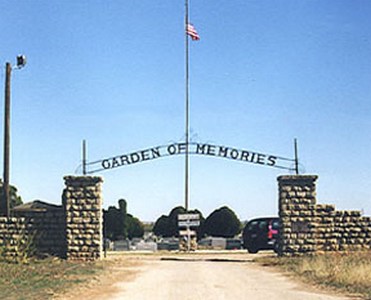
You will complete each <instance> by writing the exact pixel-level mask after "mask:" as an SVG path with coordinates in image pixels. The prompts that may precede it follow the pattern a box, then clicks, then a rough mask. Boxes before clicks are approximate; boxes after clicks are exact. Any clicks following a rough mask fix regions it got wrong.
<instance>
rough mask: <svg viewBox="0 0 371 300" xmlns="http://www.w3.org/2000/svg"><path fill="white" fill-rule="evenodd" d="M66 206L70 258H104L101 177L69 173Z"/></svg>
mask: <svg viewBox="0 0 371 300" xmlns="http://www.w3.org/2000/svg"><path fill="white" fill-rule="evenodd" d="M64 180H65V185H66V187H65V189H64V191H63V206H64V208H65V211H66V238H67V251H66V252H67V253H66V258H67V259H70V260H96V259H100V258H101V257H102V244H103V234H102V232H103V230H102V227H103V212H102V192H101V184H102V182H103V180H102V178H101V177H95V176H66V177H64Z"/></svg>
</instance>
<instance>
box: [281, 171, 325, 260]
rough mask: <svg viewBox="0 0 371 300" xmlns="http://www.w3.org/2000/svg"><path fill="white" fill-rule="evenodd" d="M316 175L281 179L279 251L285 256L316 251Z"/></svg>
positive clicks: (291, 176)
mask: <svg viewBox="0 0 371 300" xmlns="http://www.w3.org/2000/svg"><path fill="white" fill-rule="evenodd" d="M317 178H318V177H317V176H314V175H289V176H288V175H285V176H279V177H278V184H279V217H280V219H281V228H280V238H279V252H280V253H281V254H282V255H293V254H301V253H311V252H315V251H316V225H315V223H316V222H315V218H316V210H315V205H316V180H317Z"/></svg>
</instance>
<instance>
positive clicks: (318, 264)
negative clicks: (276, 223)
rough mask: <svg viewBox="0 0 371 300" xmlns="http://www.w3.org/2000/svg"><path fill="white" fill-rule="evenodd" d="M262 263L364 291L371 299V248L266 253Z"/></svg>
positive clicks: (308, 278)
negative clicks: (293, 254)
mask: <svg viewBox="0 0 371 300" xmlns="http://www.w3.org/2000/svg"><path fill="white" fill-rule="evenodd" d="M256 261H257V262H259V263H262V264H264V265H270V266H277V267H278V268H279V269H281V270H284V271H287V272H289V273H291V274H295V275H296V276H298V277H299V278H301V279H302V280H304V281H305V282H309V283H312V284H313V283H314V284H316V285H320V286H326V287H331V288H334V289H336V290H337V291H339V292H342V293H349V294H357V295H361V296H362V297H363V298H364V299H368V300H371V251H365V252H347V253H340V252H336V253H326V254H321V255H315V256H299V257H264V258H259V259H257V260H256Z"/></svg>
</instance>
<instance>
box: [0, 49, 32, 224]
mask: <svg viewBox="0 0 371 300" xmlns="http://www.w3.org/2000/svg"><path fill="white" fill-rule="evenodd" d="M25 65H26V56H24V55H18V56H17V65H16V66H14V67H12V65H11V63H9V62H7V63H6V65H5V101H4V102H5V110H4V183H3V197H2V201H1V211H0V213H1V215H3V216H6V217H9V216H10V197H9V161H10V78H11V74H12V70H13V69H21V68H23V67H24V66H25Z"/></svg>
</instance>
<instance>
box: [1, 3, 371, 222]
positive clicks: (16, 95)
mask: <svg viewBox="0 0 371 300" xmlns="http://www.w3.org/2000/svg"><path fill="white" fill-rule="evenodd" d="M190 7H191V12H190V18H191V22H192V23H193V24H194V25H195V27H196V29H197V30H198V32H199V34H200V36H201V40H200V41H198V42H192V43H191V44H190V73H191V93H190V102H191V135H192V140H193V141H197V142H202V143H214V144H218V145H228V146H233V147H236V148H240V149H249V150H255V151H259V152H263V153H270V154H276V155H280V156H284V157H293V155H294V150H293V140H294V138H297V139H298V143H299V159H300V163H301V170H302V171H304V172H305V174H316V175H318V176H319V179H318V185H317V186H318V193H317V194H318V202H319V203H330V204H335V205H336V207H337V208H338V209H357V210H363V211H364V213H365V214H366V215H371V189H370V188H369V183H370V178H371V158H370V153H371V133H370V132H371V101H370V100H371V84H370V83H371V59H370V53H371V24H370V22H371V21H370V18H369V16H370V15H371V2H370V1H367V0H353V1H349V0H347V1H345V0H338V1H330V0H327V1H324V0H318V1H315V0H303V1H296V0H295V1H294V0H292V1H291V0H280V1H278V0H277V1H271V0H270V1H268V0H259V1H250V0H234V1H227V0H219V1H210V0H208V1H206V0H198V1H197V0H193V1H192V0H191V1H190ZM0 11H1V12H2V14H1V18H0V29H1V30H0V37H1V41H2V42H1V44H0V62H1V64H2V66H3V67H2V71H1V82H2V85H1V86H2V87H3V84H4V80H5V78H4V77H5V71H4V67H5V62H7V61H11V62H14V61H15V57H16V56H17V55H18V54H25V55H26V56H27V58H28V64H27V66H26V67H25V68H24V69H22V70H15V71H14V72H13V76H12V119H11V122H12V125H11V130H12V140H11V141H12V150H11V151H12V152H11V183H12V184H14V185H16V186H17V187H18V189H19V193H20V195H21V196H22V197H23V200H24V201H25V202H28V201H32V200H34V199H41V200H44V201H47V202H51V203H60V202H61V194H62V190H63V186H64V183H63V176H64V175H69V174H79V173H80V172H81V168H79V165H80V164H81V142H82V140H83V139H86V140H87V143H88V159H89V160H90V161H93V160H97V159H101V158H106V157H111V156H114V155H120V154H124V153H128V152H133V151H136V150H139V149H144V148H150V147H153V146H157V145H164V144H169V143H172V142H180V141H183V140H184V1H175V0H161V1H149V0H141V1H134V0H126V1H97V0H91V1H87V0H85V1H68V0H64V1H56V0H52V1H46V0H35V1H16V2H15V1H10V0H2V1H0ZM1 103H2V105H3V99H1ZM2 123H3V122H1V128H0V129H1V130H2V131H3V127H2V126H3V124H2ZM2 131H1V132H2ZM1 148H2V147H1ZM0 154H1V157H2V156H3V155H2V149H1V150H0ZM284 174H288V172H286V171H281V170H277V169H272V168H268V167H262V166H256V165H250V164H244V163H238V162H234V161H228V160H222V159H218V158H212V157H195V156H192V157H191V197H190V207H191V208H198V209H200V210H201V211H202V212H203V213H204V214H205V215H206V216H207V215H208V214H209V213H210V212H212V211H213V210H214V209H216V208H218V207H220V206H222V205H228V206H229V207H231V208H232V209H233V210H235V212H236V213H237V215H238V216H239V217H240V218H241V219H248V218H252V217H255V216H264V215H275V214H277V207H278V205H277V204H278V203H277V199H278V195H277V194H278V192H277V190H278V187H277V180H276V178H277V176H279V175H284ZM98 175H101V176H103V178H104V185H103V192H104V207H108V206H109V205H116V204H117V200H118V199H120V198H125V199H126V200H127V201H128V208H129V212H131V213H133V214H134V215H136V216H138V217H139V218H140V219H142V220H145V221H150V220H155V219H156V218H157V217H159V216H160V215H161V214H167V213H168V212H169V211H170V210H171V209H172V208H173V207H175V206H177V205H182V204H183V203H184V196H183V194H184V157H183V156H177V157H167V158H163V159H160V160H154V161H149V162H144V163H142V164H136V165H132V166H127V167H122V168H117V169H114V170H109V171H105V172H102V173H101V174H98Z"/></svg>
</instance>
